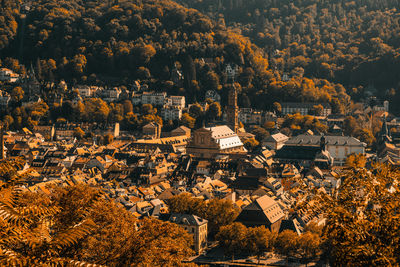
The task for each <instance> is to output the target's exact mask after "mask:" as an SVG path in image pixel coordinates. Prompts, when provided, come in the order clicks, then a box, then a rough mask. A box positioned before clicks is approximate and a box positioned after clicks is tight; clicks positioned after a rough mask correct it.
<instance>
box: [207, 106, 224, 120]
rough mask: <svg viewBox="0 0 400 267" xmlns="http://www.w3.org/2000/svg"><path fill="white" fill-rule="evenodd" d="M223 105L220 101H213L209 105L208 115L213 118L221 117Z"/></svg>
mask: <svg viewBox="0 0 400 267" xmlns="http://www.w3.org/2000/svg"><path fill="white" fill-rule="evenodd" d="M221 114H222V112H221V105H220V104H219V102H213V103H211V104H210V105H209V106H208V109H207V116H208V117H209V118H210V119H212V120H215V119H218V118H219V117H221Z"/></svg>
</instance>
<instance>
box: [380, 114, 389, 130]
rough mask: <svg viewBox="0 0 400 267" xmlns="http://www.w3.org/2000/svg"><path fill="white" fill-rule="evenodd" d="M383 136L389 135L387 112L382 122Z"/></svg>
mask: <svg viewBox="0 0 400 267" xmlns="http://www.w3.org/2000/svg"><path fill="white" fill-rule="evenodd" d="M381 136H389V130H388V126H387V118H386V113H385V116H384V117H383V124H382V129H381Z"/></svg>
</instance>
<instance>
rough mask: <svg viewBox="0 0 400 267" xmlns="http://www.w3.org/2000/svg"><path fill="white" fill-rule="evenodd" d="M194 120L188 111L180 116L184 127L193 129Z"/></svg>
mask: <svg viewBox="0 0 400 267" xmlns="http://www.w3.org/2000/svg"><path fill="white" fill-rule="evenodd" d="M195 122H196V119H195V118H193V117H191V116H190V115H189V114H188V113H183V114H182V117H181V123H182V125H185V126H186V127H189V128H191V129H193V128H194V123H195Z"/></svg>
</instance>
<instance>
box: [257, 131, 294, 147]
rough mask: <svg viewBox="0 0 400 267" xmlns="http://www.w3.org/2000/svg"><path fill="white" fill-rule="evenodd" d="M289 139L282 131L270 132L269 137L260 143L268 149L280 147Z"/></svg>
mask: <svg viewBox="0 0 400 267" xmlns="http://www.w3.org/2000/svg"><path fill="white" fill-rule="evenodd" d="M288 140H289V137H287V136H286V135H284V134H282V133H276V134H271V135H270V136H269V137H267V138H266V139H264V140H263V141H262V145H263V146H265V147H266V148H268V149H273V150H277V149H281V148H282V147H283V145H284V144H285V143H286V142H287V141H288Z"/></svg>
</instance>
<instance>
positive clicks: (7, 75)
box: [0, 68, 19, 83]
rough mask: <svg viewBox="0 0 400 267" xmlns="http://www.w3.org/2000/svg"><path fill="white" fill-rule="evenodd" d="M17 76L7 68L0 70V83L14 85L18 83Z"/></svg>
mask: <svg viewBox="0 0 400 267" xmlns="http://www.w3.org/2000/svg"><path fill="white" fill-rule="evenodd" d="M18 78H19V75H18V74H17V73H15V72H13V71H12V70H10V69H7V68H1V69H0V81H2V82H9V83H15V82H16V81H18Z"/></svg>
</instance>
